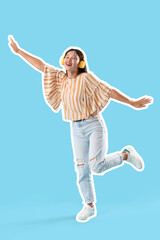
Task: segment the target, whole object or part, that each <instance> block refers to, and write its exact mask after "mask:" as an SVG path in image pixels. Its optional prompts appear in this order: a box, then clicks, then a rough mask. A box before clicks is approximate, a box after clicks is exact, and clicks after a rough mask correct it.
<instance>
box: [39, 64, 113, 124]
mask: <svg viewBox="0 0 160 240" xmlns="http://www.w3.org/2000/svg"><path fill="white" fill-rule="evenodd" d="M42 84H43V94H44V98H45V101H46V103H47V105H48V106H49V107H50V108H51V109H52V110H53V111H54V112H58V111H59V109H60V108H61V106H62V115H63V120H64V121H73V120H81V119H86V118H90V117H91V116H94V117H95V116H99V113H100V111H101V110H104V108H105V107H106V106H107V103H109V99H110V93H111V87H110V86H109V85H108V84H107V83H106V82H104V81H102V80H100V79H98V78H97V77H96V76H95V75H94V74H93V73H92V72H89V73H81V74H79V75H77V76H76V78H73V79H69V78H68V76H67V75H66V73H65V72H64V71H62V70H60V69H58V68H56V67H53V66H50V65H49V64H46V65H45V70H44V73H43V76H42Z"/></svg>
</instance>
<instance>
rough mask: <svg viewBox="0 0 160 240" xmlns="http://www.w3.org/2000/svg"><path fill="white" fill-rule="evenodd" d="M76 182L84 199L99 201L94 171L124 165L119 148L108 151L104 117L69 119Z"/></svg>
mask: <svg viewBox="0 0 160 240" xmlns="http://www.w3.org/2000/svg"><path fill="white" fill-rule="evenodd" d="M70 129H71V141H72V148H73V155H74V162H75V171H76V173H77V185H78V188H79V192H80V195H81V197H82V200H83V204H84V203H93V202H96V194H95V189H94V182H93V174H96V175H102V174H104V173H106V172H107V171H109V170H112V169H113V168H115V167H117V166H122V165H123V157H122V155H121V154H120V152H115V153H111V154H108V155H106V153H107V150H108V133H107V128H106V124H105V122H104V120H103V117H95V118H89V119H85V120H82V121H78V122H75V121H72V122H71V123H70Z"/></svg>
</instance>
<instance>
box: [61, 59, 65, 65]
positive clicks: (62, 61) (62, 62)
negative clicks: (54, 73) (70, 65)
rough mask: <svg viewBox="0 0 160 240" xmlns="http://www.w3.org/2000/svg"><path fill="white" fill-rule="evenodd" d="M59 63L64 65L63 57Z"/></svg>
mask: <svg viewBox="0 0 160 240" xmlns="http://www.w3.org/2000/svg"><path fill="white" fill-rule="evenodd" d="M61 64H62V65H64V57H63V58H62V59H61Z"/></svg>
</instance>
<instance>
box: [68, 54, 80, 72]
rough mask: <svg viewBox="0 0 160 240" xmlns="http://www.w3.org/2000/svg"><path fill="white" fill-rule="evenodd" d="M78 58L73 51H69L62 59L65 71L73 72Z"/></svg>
mask: <svg viewBox="0 0 160 240" xmlns="http://www.w3.org/2000/svg"><path fill="white" fill-rule="evenodd" d="M79 62H80V58H79V56H78V54H77V53H76V52H75V51H69V52H68V53H67V54H66V56H65V58H64V67H65V69H66V70H67V71H70V72H72V71H75V70H77V69H78V65H79Z"/></svg>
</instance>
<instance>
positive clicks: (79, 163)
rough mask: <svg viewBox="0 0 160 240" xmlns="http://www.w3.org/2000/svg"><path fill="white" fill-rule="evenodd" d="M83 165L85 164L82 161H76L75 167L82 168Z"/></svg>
mask: <svg viewBox="0 0 160 240" xmlns="http://www.w3.org/2000/svg"><path fill="white" fill-rule="evenodd" d="M84 165H85V163H84V161H83V160H80V159H77V166H78V167H79V166H84Z"/></svg>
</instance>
